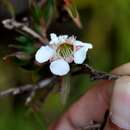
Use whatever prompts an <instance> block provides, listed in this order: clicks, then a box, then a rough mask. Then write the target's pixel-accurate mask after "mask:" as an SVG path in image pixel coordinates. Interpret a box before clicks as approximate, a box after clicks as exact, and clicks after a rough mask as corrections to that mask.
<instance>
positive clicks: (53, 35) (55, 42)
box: [49, 33, 59, 44]
mask: <svg viewBox="0 0 130 130" xmlns="http://www.w3.org/2000/svg"><path fill="white" fill-rule="evenodd" d="M50 37H51V41H50V42H49V44H58V42H59V39H58V37H57V35H56V34H55V33H51V34H50Z"/></svg>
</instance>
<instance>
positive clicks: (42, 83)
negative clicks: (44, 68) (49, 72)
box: [0, 77, 56, 97]
mask: <svg viewBox="0 0 130 130" xmlns="http://www.w3.org/2000/svg"><path fill="white" fill-rule="evenodd" d="M55 81H56V77H52V78H49V79H45V80H42V81H40V82H38V83H37V84H28V85H25V86H20V87H19V88H11V89H8V90H5V91H2V92H0V97H3V96H9V95H11V96H15V95H18V94H21V93H24V92H28V91H37V90H39V89H43V88H45V87H47V86H48V85H49V84H51V83H54V82H55Z"/></svg>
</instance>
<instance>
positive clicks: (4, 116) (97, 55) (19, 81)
mask: <svg viewBox="0 0 130 130" xmlns="http://www.w3.org/2000/svg"><path fill="white" fill-rule="evenodd" d="M11 2H12V3H13V5H14V6H15V9H16V12H17V17H18V19H21V18H22V17H23V16H24V15H26V14H27V10H28V1H27V0H11ZM75 2H76V5H77V8H78V11H79V14H80V18H81V21H82V24H83V28H82V29H78V28H77V27H76V26H75V25H74V24H73V22H72V21H71V20H68V21H67V22H63V23H61V22H55V21H54V22H52V23H51V25H50V27H49V30H48V34H49V33H50V32H55V33H57V34H69V35H73V34H74V35H76V36H77V39H80V40H81V41H84V42H90V43H92V44H93V47H94V48H93V49H92V50H91V51H89V64H90V65H92V66H93V67H94V68H96V69H98V70H102V71H107V72H109V71H110V70H111V69H113V68H115V67H116V66H119V65H121V64H123V63H127V62H129V60H130V9H129V5H130V0H105V1H104V0H100V1H99V0H75ZM9 17H10V15H9V13H8V11H7V10H6V8H5V7H4V6H2V5H0V21H2V20H3V19H5V18H9ZM15 36H16V33H15V31H8V30H7V29H5V28H3V26H2V24H0V90H5V89H8V88H11V87H16V86H20V85H23V84H27V83H32V73H33V72H30V71H27V70H24V69H22V68H19V67H17V66H16V65H14V64H11V63H9V62H4V61H3V57H4V56H5V55H7V54H9V53H10V48H8V45H9V44H12V43H15V42H16V41H15ZM71 81H72V82H71V85H72V87H71V92H70V96H69V99H68V101H67V105H66V106H63V105H62V104H61V101H60V95H59V94H58V93H56V92H55V91H54V92H52V93H51V94H49V96H48V98H47V99H46V100H45V101H44V103H43V105H42V110H41V111H42V114H41V113H32V109H29V107H27V106H25V97H26V94H25V95H19V96H15V97H3V98H0V130H45V129H46V128H47V126H48V125H49V124H50V123H51V122H52V121H54V120H55V119H56V118H58V117H59V116H60V115H61V114H62V113H63V112H64V111H65V110H66V109H67V108H68V107H69V106H70V105H71V104H72V103H73V102H74V101H76V100H78V98H79V97H80V96H82V95H83V94H84V93H85V92H86V91H87V89H88V88H89V86H90V84H92V83H93V81H91V80H90V79H89V77H87V76H86V75H80V76H75V77H74V78H73V80H71Z"/></svg>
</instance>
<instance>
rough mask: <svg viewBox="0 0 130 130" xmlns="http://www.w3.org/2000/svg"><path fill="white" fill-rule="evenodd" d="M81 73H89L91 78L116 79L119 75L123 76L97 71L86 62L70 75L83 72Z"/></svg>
mask: <svg viewBox="0 0 130 130" xmlns="http://www.w3.org/2000/svg"><path fill="white" fill-rule="evenodd" d="M83 73H85V74H87V75H89V76H90V78H91V79H92V80H116V79H118V78H119V77H121V76H123V75H115V74H111V73H106V72H102V71H98V70H96V69H94V68H92V67H91V66H89V65H88V64H83V65H81V66H79V68H78V70H76V71H75V72H73V73H72V75H77V74H83Z"/></svg>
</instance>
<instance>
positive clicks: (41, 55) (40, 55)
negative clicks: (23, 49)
mask: <svg viewBox="0 0 130 130" xmlns="http://www.w3.org/2000/svg"><path fill="white" fill-rule="evenodd" d="M53 55H54V50H53V49H52V48H50V47H49V46H42V47H41V48H40V49H39V50H38V51H37V53H36V55H35V59H36V61H37V62H39V63H44V62H46V61H48V60H49V59H50V58H51V57H52V56H53Z"/></svg>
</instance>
